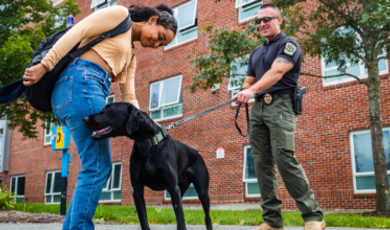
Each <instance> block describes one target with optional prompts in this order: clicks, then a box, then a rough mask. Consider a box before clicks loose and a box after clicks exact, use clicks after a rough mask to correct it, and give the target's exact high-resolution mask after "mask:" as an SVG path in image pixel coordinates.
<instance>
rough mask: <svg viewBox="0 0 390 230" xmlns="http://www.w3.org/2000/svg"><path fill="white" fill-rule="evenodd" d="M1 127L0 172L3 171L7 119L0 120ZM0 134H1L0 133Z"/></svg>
mask: <svg viewBox="0 0 390 230" xmlns="http://www.w3.org/2000/svg"><path fill="white" fill-rule="evenodd" d="M1 129H3V134H2V135H3V139H2V140H1V142H0V173H1V172H3V171H4V158H5V152H6V139H7V120H0V130H1ZM0 135H1V134H0Z"/></svg>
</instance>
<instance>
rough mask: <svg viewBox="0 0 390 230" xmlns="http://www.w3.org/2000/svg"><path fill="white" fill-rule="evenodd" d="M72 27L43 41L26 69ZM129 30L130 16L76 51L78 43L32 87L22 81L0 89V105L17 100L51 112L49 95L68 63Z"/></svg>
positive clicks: (42, 56)
mask: <svg viewBox="0 0 390 230" xmlns="http://www.w3.org/2000/svg"><path fill="white" fill-rule="evenodd" d="M71 28H72V27H69V28H67V29H65V30H62V31H59V32H57V33H55V34H53V35H51V36H50V37H48V38H46V39H45V40H43V41H42V42H41V43H40V44H39V46H38V48H37V49H36V50H35V51H34V52H33V56H32V58H31V61H30V63H29V64H28V65H27V67H26V68H30V67H32V66H34V65H36V64H38V63H40V62H41V60H42V59H43V58H44V57H45V56H46V54H47V53H48V52H49V51H50V50H51V48H52V47H53V46H54V44H55V43H56V42H57V41H58V40H59V39H60V38H61V37H62V36H63V35H64V34H65V33H66V32H67V31H68V30H69V29H71ZM130 28H131V18H130V15H128V17H127V18H126V19H125V20H124V21H122V22H121V23H120V24H119V25H118V26H117V27H115V28H114V29H112V30H110V31H107V32H105V33H103V34H102V35H101V36H100V37H98V38H96V39H94V40H93V41H91V42H90V43H88V44H87V45H85V46H83V47H82V48H80V49H78V47H79V45H80V43H78V44H77V45H75V46H74V47H73V48H72V49H71V50H70V51H69V52H68V53H67V54H66V55H65V56H64V57H63V58H62V59H61V60H60V61H59V62H58V63H57V64H56V65H55V67H54V68H53V69H52V70H51V71H49V72H47V73H45V74H44V75H43V77H42V78H41V79H40V80H39V81H38V82H37V83H36V84H34V85H32V86H27V87H26V86H24V85H23V79H20V80H18V81H15V82H13V83H11V84H9V85H6V86H3V87H1V88H0V104H7V103H10V102H12V101H14V100H16V99H18V98H20V99H21V100H22V101H28V102H29V103H30V105H31V106H32V107H34V108H35V109H36V110H39V111H42V112H51V111H53V109H52V107H51V94H52V93H53V90H54V86H55V84H56V82H57V80H58V78H59V77H60V75H61V73H62V72H63V71H64V70H65V68H66V66H67V65H68V64H69V62H70V61H71V60H72V59H73V58H75V57H78V56H79V55H81V54H83V53H84V52H85V51H87V50H88V49H89V48H91V47H93V46H94V45H96V44H97V43H99V42H101V41H103V40H104V39H106V38H110V37H114V36H116V35H118V34H121V33H124V32H126V31H128V30H129V29H130Z"/></svg>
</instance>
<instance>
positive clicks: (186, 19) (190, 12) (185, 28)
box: [165, 0, 198, 49]
mask: <svg viewBox="0 0 390 230" xmlns="http://www.w3.org/2000/svg"><path fill="white" fill-rule="evenodd" d="M197 3H198V2H197V0H193V1H189V2H186V3H184V4H182V5H180V6H177V7H175V8H173V9H172V10H173V15H174V16H175V18H176V20H177V32H176V36H175V38H174V39H173V41H172V42H171V43H170V44H168V45H167V46H165V49H169V48H171V47H174V46H177V45H180V44H183V43H186V42H189V41H192V40H195V39H197V38H198V23H197V20H198V16H197Z"/></svg>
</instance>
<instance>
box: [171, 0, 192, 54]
mask: <svg viewBox="0 0 390 230" xmlns="http://www.w3.org/2000/svg"><path fill="white" fill-rule="evenodd" d="M192 1H195V2H196V3H195V14H194V15H195V18H194V20H195V19H196V17H197V14H198V0H192ZM192 1H188V2H186V3H183V4H181V5H179V6H176V7H174V8H172V10H173V15H174V17H175V18H176V19H177V11H178V9H179V8H180V7H182V6H184V5H187V4H189V3H191V2H192ZM188 27H191V26H188ZM188 27H184V28H182V29H185V28H188ZM182 29H181V30H182ZM193 30H198V27H195V28H193V29H191V30H187V31H185V32H184V33H188V32H192V31H193ZM179 33H180V32H179V29H177V32H176V35H175V37H174V38H173V39H174V40H177V39H179V38H178V34H179ZM196 39H198V33H196V37H193V38H190V39H188V40H185V41H182V42H180V43H179V42H177V43H176V44H175V45H173V46H169V47H166V46H164V51H165V50H169V49H171V48H173V47H176V46H179V45H182V44H185V43H187V42H190V41H193V40H196Z"/></svg>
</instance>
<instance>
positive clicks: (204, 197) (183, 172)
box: [84, 103, 212, 230]
mask: <svg viewBox="0 0 390 230" xmlns="http://www.w3.org/2000/svg"><path fill="white" fill-rule="evenodd" d="M84 124H85V125H86V126H87V127H88V128H90V129H93V130H99V131H96V132H94V133H93V135H92V139H94V140H101V139H104V138H107V137H116V136H127V137H129V138H130V139H132V140H134V147H133V151H132V153H131V157H130V178H131V184H132V186H133V189H134V193H133V198H134V202H135V207H136V209H137V213H138V218H139V221H140V224H141V228H142V230H149V229H150V228H149V224H148V220H147V214H146V205H145V200H144V187H145V186H148V187H149V188H151V189H152V190H157V191H163V190H167V191H168V192H169V193H170V194H171V199H172V205H173V208H174V211H175V215H176V221H177V229H180V230H184V229H187V228H186V226H185V222H184V213H183V206H182V202H181V198H182V197H183V194H184V193H185V192H186V190H187V189H188V187H189V186H190V184H191V183H193V184H194V187H195V190H196V192H197V193H198V196H199V199H200V201H201V203H202V206H203V210H204V212H205V216H206V218H205V222H206V227H207V230H211V229H212V224H211V219H210V215H209V210H210V198H209V195H208V189H209V172H208V170H207V167H206V164H205V163H204V161H203V159H202V157H201V156H200V154H199V153H198V152H197V151H196V150H195V149H193V148H190V147H188V146H187V145H185V144H183V143H181V142H179V141H176V140H174V139H173V138H172V137H171V136H170V135H169V134H166V132H165V129H163V128H161V127H159V126H158V125H157V124H156V123H154V121H153V120H152V119H151V118H150V117H149V115H148V114H146V113H145V112H142V111H140V110H138V109H137V108H135V107H134V106H133V105H132V104H130V103H113V104H109V105H107V106H106V107H105V108H104V109H103V111H102V112H101V113H98V114H95V115H91V116H88V117H85V118H84Z"/></svg>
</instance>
